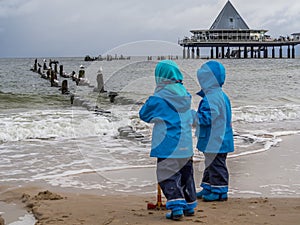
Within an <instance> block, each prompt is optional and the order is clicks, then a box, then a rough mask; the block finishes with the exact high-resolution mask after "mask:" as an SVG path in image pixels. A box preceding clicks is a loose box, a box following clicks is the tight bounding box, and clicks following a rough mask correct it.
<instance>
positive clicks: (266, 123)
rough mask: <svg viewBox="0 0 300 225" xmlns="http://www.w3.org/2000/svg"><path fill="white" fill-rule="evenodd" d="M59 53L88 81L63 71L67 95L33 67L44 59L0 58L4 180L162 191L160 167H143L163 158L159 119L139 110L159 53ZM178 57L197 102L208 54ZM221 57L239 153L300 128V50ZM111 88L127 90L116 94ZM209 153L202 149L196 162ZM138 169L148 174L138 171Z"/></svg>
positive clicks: (260, 148)
mask: <svg viewBox="0 0 300 225" xmlns="http://www.w3.org/2000/svg"><path fill="white" fill-rule="evenodd" d="M55 59H56V60H58V61H59V63H60V64H62V65H64V70H65V71H66V72H67V73H70V72H71V71H73V70H74V71H76V73H78V70H79V66H80V65H81V64H83V65H84V66H85V70H86V77H87V80H88V82H87V83H88V85H83V86H77V85H76V84H75V83H74V82H73V81H72V80H71V79H70V78H59V82H60V83H61V82H62V80H64V79H66V80H68V84H69V90H70V92H71V94H70V95H62V94H61V93H60V90H59V88H58V87H51V86H50V82H49V81H48V80H45V79H42V78H41V77H40V75H38V74H37V73H34V72H32V71H30V67H31V66H32V64H33V63H34V59H31V58H26V59H0V80H1V82H0V153H1V160H0V182H1V184H2V185H7V186H19V185H26V184H29V185H30V184H34V183H35V182H37V183H39V184H41V183H44V184H45V185H51V186H55V187H64V188H65V187H69V188H75V189H89V190H101V191H102V192H103V193H106V192H108V193H112V192H139V191H140V192H143V193H146V192H147V191H149V192H151V191H153V186H154V185H155V181H154V180H155V177H154V176H155V174H153V177H144V173H143V172H142V171H145V170H148V169H149V170H153V168H155V159H151V158H150V157H149V150H150V141H149V140H150V138H151V125H148V124H146V123H143V122H142V121H140V120H139V118H138V111H139V109H140V107H141V104H142V103H143V102H144V101H145V100H146V99H147V97H148V96H149V95H151V94H152V93H153V90H154V87H155V85H154V68H155V65H156V63H157V61H155V60H153V61H148V60H147V58H146V57H133V58H131V59H130V60H113V61H95V62H84V61H83V58H55ZM42 60H43V59H38V61H39V63H41V64H42ZM47 60H49V59H47ZM176 62H177V63H178V65H179V67H180V68H181V70H182V71H183V73H184V77H185V80H184V83H185V86H186V87H187V89H188V90H189V92H190V93H191V94H192V96H193V108H194V109H197V107H198V103H199V101H200V98H199V97H198V96H196V94H195V93H196V92H197V91H199V90H200V87H199V85H198V82H197V79H196V71H197V69H198V68H199V67H200V66H201V64H202V63H204V62H205V60H182V59H178V60H176ZM221 62H222V63H223V64H224V66H225V67H226V71H227V78H226V82H225V85H224V90H225V92H226V93H227V94H228V96H229V97H230V99H231V102H232V111H233V128H234V133H235V136H234V138H235V149H236V150H235V152H234V153H232V154H230V156H229V157H231V158H239V157H243V156H244V155H248V154H254V153H255V154H260V153H261V152H265V151H269V150H270V148H271V147H272V146H276V145H278V144H280V141H281V138H282V136H285V135H293V134H299V133H300V96H299V93H300V73H299V71H300V60H299V59H281V60H279V59H263V60H262V59H238V60H232V59H231V60H228V59H224V60H221ZM100 67H102V69H103V75H104V81H105V89H106V90H107V91H108V92H107V93H104V94H98V93H97V92H95V91H94V88H95V87H96V86H97V82H96V76H97V71H98V70H99V68H100ZM109 91H114V92H117V93H118V96H117V97H116V98H115V102H114V103H111V102H110V101H109V98H108V93H109ZM71 95H73V96H74V104H73V105H72V104H71V100H70V99H71ZM195 142H196V140H195ZM201 160H203V158H202V155H201V154H199V153H198V152H197V150H195V161H201ZM132 169H135V170H138V169H140V170H138V171H141V174H137V175H136V176H137V177H130V171H131V170H132ZM124 174H125V175H126V174H127V176H125V175H124ZM123 175H124V176H123ZM122 176H123V177H122ZM154 191H155V188H154Z"/></svg>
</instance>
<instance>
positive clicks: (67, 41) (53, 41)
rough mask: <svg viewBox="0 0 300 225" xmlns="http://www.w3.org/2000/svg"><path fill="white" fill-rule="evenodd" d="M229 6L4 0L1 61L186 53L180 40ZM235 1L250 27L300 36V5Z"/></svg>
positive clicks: (192, 1) (157, 0)
mask: <svg viewBox="0 0 300 225" xmlns="http://www.w3.org/2000/svg"><path fill="white" fill-rule="evenodd" d="M226 2H227V0H184V1H183V0H180V1H179V0H147V1H146V0H0V57H1V58H3V57H53V56H54V57H69V56H70V57H77V56H78V57H81V56H85V55H90V56H98V55H105V54H109V53H119V54H124V55H126V54H127V53H129V54H137V55H139V54H143V55H159V54H164V53H166V52H168V51H170V52H171V51H174V52H177V51H178V52H179V51H180V52H182V49H181V48H180V46H178V44H177V43H178V39H182V38H183V37H184V36H190V35H191V33H190V30H193V29H209V27H210V26H211V25H212V23H213V22H214V20H215V18H216V17H217V16H218V14H219V12H220V11H221V10H222V8H223V6H224V5H225V4H226ZM231 3H232V4H233V5H234V7H235V8H236V9H237V11H238V12H239V13H240V15H241V16H242V17H243V19H244V20H245V21H246V23H247V24H248V26H249V27H250V28H251V29H266V30H269V31H268V33H267V34H269V35H271V36H272V37H279V36H280V35H282V36H287V35H290V34H291V33H299V32H300V22H299V21H300V13H299V12H300V1H296V0H284V1H283V0H251V1H249V0H231ZM129 49H131V50H129ZM129 54H127V55H129Z"/></svg>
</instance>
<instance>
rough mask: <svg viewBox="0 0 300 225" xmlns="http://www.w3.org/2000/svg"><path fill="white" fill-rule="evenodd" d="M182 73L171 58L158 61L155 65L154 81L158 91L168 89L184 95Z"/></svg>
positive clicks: (185, 92) (185, 93)
mask: <svg viewBox="0 0 300 225" xmlns="http://www.w3.org/2000/svg"><path fill="white" fill-rule="evenodd" d="M182 80H183V75H182V73H181V72H180V70H179V68H178V65H177V64H176V63H175V62H174V61H172V60H163V61H160V62H159V63H158V64H157V65H156V67H155V82H156V89H155V92H158V91H159V90H161V89H164V88H165V89H168V90H169V91H171V92H173V93H175V94H177V95H180V96H186V95H187V91H186V89H185V87H184V86H183V85H182Z"/></svg>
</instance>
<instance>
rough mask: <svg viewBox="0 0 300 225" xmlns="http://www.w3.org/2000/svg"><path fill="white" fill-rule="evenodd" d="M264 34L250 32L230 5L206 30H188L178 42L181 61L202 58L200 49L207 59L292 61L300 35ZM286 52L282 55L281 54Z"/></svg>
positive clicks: (252, 30) (253, 30) (225, 7)
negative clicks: (205, 52) (289, 59)
mask: <svg viewBox="0 0 300 225" xmlns="http://www.w3.org/2000/svg"><path fill="white" fill-rule="evenodd" d="M267 31H268V30H264V29H260V30H259V29H250V28H249V27H248V25H247V24H246V22H245V21H244V20H243V18H242V17H241V16H240V14H239V13H238V12H237V11H236V9H235V8H234V6H233V5H232V4H231V2H230V1H227V3H226V5H225V6H224V8H223V9H222V11H221V12H220V14H219V15H218V17H217V18H216V20H215V21H214V23H213V24H212V26H211V27H210V29H208V30H191V31H190V32H191V33H192V36H191V37H185V38H183V39H182V40H179V41H178V44H179V45H180V46H182V47H183V58H184V59H194V58H197V59H198V58H203V57H202V56H201V52H202V51H201V48H209V49H210V51H209V52H210V54H209V57H207V58H211V59H214V58H215V59H218V58H222V59H223V58H269V57H271V58H283V57H284V56H285V58H295V56H296V52H295V46H296V45H298V44H300V33H293V34H291V36H290V37H283V36H281V37H279V38H271V37H270V36H269V35H267V34H266V33H267ZM284 51H286V54H284Z"/></svg>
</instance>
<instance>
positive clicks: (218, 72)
mask: <svg viewBox="0 0 300 225" xmlns="http://www.w3.org/2000/svg"><path fill="white" fill-rule="evenodd" d="M197 78H198V81H199V84H200V86H201V88H202V89H201V91H200V92H199V93H198V95H200V96H201V97H202V100H201V101H200V104H199V107H198V111H197V120H198V124H199V126H198V127H197V128H198V129H197V137H198V142H197V148H198V150H199V151H201V152H203V153H204V156H205V170H204V173H203V178H202V182H201V185H200V186H201V187H202V188H203V189H202V190H201V191H200V192H198V193H197V198H203V200H204V201H224V200H227V198H228V196H227V192H228V180H229V174H228V170H227V166H226V158H227V153H229V152H233V151H234V144H233V131H232V126H231V105H230V100H229V98H228V96H227V95H226V94H225V93H224V92H223V90H222V85H223V84H224V81H225V68H224V66H223V65H222V64H221V63H219V62H216V61H209V62H207V63H205V64H203V65H202V66H201V68H200V69H199V70H198V72H197Z"/></svg>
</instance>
